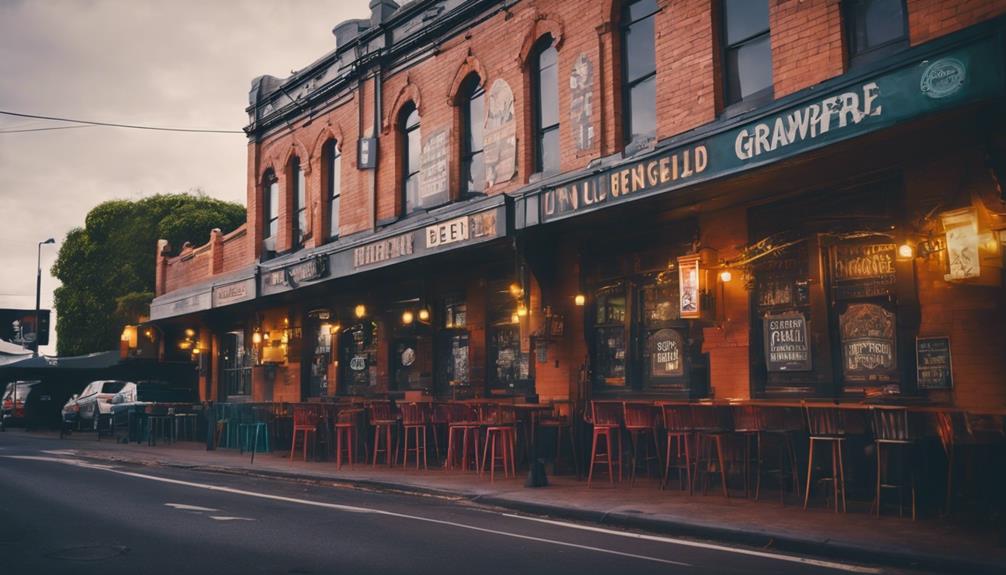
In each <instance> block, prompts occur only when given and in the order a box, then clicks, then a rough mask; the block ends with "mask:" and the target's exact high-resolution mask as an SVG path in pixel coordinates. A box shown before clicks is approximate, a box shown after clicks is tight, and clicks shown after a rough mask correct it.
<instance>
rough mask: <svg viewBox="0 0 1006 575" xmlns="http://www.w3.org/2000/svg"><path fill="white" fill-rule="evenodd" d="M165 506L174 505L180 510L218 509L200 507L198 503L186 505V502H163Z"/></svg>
mask: <svg viewBox="0 0 1006 575" xmlns="http://www.w3.org/2000/svg"><path fill="white" fill-rule="evenodd" d="M164 506H165V507H174V508H175V509H179V510H182V511H220V510H219V509H212V508H209V507H200V506H198V505H188V504H186V503H165V504H164Z"/></svg>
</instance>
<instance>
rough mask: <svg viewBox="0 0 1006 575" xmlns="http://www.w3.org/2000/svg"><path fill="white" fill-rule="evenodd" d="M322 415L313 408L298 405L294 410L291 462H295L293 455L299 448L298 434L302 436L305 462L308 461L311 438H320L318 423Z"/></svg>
mask: <svg viewBox="0 0 1006 575" xmlns="http://www.w3.org/2000/svg"><path fill="white" fill-rule="evenodd" d="M319 419H320V415H319V413H318V411H317V410H316V409H314V407H313V406H307V405H297V406H294V408H293V439H292V440H291V441H290V461H293V454H294V452H295V451H296V448H297V434H300V436H301V439H302V443H303V450H304V452H303V453H304V461H307V446H308V442H309V441H310V438H312V437H313V438H315V439H317V437H318V421H319Z"/></svg>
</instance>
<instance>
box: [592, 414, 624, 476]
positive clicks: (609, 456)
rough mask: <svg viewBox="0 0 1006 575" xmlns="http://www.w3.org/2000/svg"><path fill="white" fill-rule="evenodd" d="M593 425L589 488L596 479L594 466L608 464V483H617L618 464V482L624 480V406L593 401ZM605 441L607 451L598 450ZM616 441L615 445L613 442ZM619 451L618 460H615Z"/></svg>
mask: <svg viewBox="0 0 1006 575" xmlns="http://www.w3.org/2000/svg"><path fill="white" fill-rule="evenodd" d="M590 411H591V423H593V424H594V440H593V445H592V447H591V448H590V471H589V472H588V473H587V487H590V484H591V481H592V480H593V479H594V466H595V465H597V464H598V463H600V464H602V465H603V464H605V463H607V464H608V483H610V484H614V483H615V471H614V464H615V463H618V480H619V481H621V480H622V435H621V432H622V404H621V403H618V402H611V401H591V402H590ZM602 438H603V439H604V445H605V451H603V452H598V450H597V448H598V447H599V446H600V445H601V439H602ZM612 441H614V443H613V442H612ZM616 448H617V449H618V459H617V460H616V459H615V458H614V453H615V449H616Z"/></svg>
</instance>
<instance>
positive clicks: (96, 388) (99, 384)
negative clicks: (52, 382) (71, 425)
mask: <svg viewBox="0 0 1006 575" xmlns="http://www.w3.org/2000/svg"><path fill="white" fill-rule="evenodd" d="M127 384H130V382H128V381H120V380H117V379H105V380H100V381H92V382H91V383H89V384H87V386H86V387H85V388H84V390H83V391H81V392H80V393H79V394H75V395H72V396H70V400H69V401H67V402H66V405H64V406H63V412H62V416H63V421H67V420H68V419H76V420H77V421H78V423H79V424H86V423H90V424H91V426H92V427H93V428H94V429H98V424H99V422H100V421H101V418H102V416H109V415H111V413H112V404H111V400H112V397H114V396H115V394H116V393H118V392H120V391H122V389H123V388H124V387H125V386H126V385H127Z"/></svg>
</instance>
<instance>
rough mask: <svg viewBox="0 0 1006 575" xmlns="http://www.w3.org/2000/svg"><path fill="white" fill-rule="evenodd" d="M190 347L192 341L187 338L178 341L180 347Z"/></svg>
mask: <svg viewBox="0 0 1006 575" xmlns="http://www.w3.org/2000/svg"><path fill="white" fill-rule="evenodd" d="M190 347H192V342H191V341H189V340H187V339H183V340H182V341H180V342H178V349H189V348H190Z"/></svg>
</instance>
